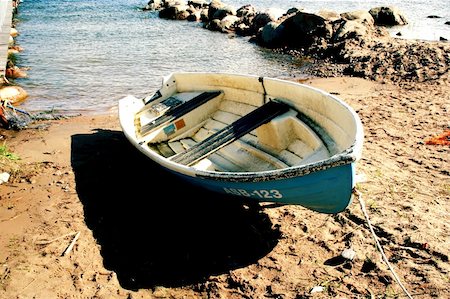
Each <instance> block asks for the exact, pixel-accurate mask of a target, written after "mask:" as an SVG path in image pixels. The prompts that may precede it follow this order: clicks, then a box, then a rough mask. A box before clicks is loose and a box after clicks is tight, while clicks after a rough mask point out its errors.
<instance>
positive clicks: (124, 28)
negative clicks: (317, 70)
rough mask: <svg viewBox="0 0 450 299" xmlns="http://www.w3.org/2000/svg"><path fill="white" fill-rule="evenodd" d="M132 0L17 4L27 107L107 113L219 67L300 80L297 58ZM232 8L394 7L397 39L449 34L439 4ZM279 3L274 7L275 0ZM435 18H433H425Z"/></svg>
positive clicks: (448, 15)
mask: <svg viewBox="0 0 450 299" xmlns="http://www.w3.org/2000/svg"><path fill="white" fill-rule="evenodd" d="M147 2H148V1H145V0H144V1H138V0H24V1H23V2H22V3H21V5H20V7H19V14H18V15H17V17H18V19H19V21H20V22H19V23H18V25H17V29H18V31H19V33H20V36H19V37H18V38H16V43H17V44H19V45H21V46H22V47H23V48H24V49H25V50H24V51H23V52H21V53H20V54H19V55H18V62H17V64H18V66H20V67H25V68H29V70H28V71H27V74H28V78H23V79H16V80H15V82H16V83H17V84H18V85H20V86H22V87H23V88H24V89H25V90H26V91H27V92H28V93H29V97H28V99H27V100H26V101H25V103H23V104H22V105H21V108H22V109H26V110H28V111H37V110H51V109H54V110H57V111H68V112H80V111H81V112H84V113H97V112H103V111H106V110H108V109H111V108H112V109H114V108H115V107H116V105H117V101H118V99H120V98H122V97H124V96H126V95H128V94H133V95H136V96H144V95H145V94H147V93H148V92H152V91H154V90H155V89H157V88H158V87H159V85H160V82H161V78H162V76H165V75H168V74H169V73H171V72H174V71H224V72H239V73H247V74H255V75H264V76H272V77H283V78H284V77H292V76H301V75H302V73H301V67H300V66H301V61H293V60H291V58H289V57H286V56H283V55H275V54H273V53H270V52H269V51H266V50H264V49H262V48H260V47H258V46H255V45H253V44H252V43H249V42H248V39H247V38H243V37H235V38H231V37H229V36H228V35H226V34H222V33H217V32H211V31H209V30H206V29H203V28H201V25H200V24H197V23H192V22H187V21H171V20H163V19H160V18H159V17H158V16H157V13H156V12H143V11H142V10H141V8H142V7H144V6H145V5H146V4H147ZM223 2H224V3H227V4H231V5H234V6H235V7H236V8H239V7H241V6H243V5H245V4H249V3H251V4H253V5H254V6H256V7H257V8H258V9H260V10H264V9H266V8H270V7H274V8H280V9H283V10H287V9H288V8H290V7H294V6H295V7H301V8H304V9H305V10H306V11H309V12H317V11H319V10H320V9H329V10H335V11H337V12H344V11H352V10H356V9H366V10H368V9H370V8H372V7H376V6H380V5H396V6H398V7H399V8H400V9H401V11H403V13H404V14H405V15H406V16H407V17H408V19H409V21H410V24H409V25H407V26H403V27H402V28H394V29H393V32H398V31H402V32H403V37H404V38H419V39H427V40H437V39H439V37H440V36H443V37H446V38H447V39H450V33H449V32H450V26H449V25H444V23H445V22H446V21H450V11H449V10H448V7H447V6H448V3H447V1H442V0H441V1H433V0H430V1H414V0H409V1H400V0H397V1H339V0H334V1H320V0H310V1H291V0H288V1H282V2H281V1H274V0H255V1H243V0H228V1H223ZM280 2H281V3H280ZM428 15H439V16H441V17H442V18H440V19H429V18H427V16H428Z"/></svg>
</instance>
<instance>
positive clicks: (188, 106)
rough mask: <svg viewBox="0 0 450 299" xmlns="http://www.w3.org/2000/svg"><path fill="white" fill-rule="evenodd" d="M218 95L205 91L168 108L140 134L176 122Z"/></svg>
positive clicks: (218, 92) (219, 92)
mask: <svg viewBox="0 0 450 299" xmlns="http://www.w3.org/2000/svg"><path fill="white" fill-rule="evenodd" d="M220 94H221V91H205V92H203V93H201V94H199V95H198V96H196V97H195V98H193V99H191V100H189V101H186V102H183V103H182V104H179V105H177V106H175V107H172V108H170V109H169V110H168V111H166V112H165V113H164V114H163V115H161V116H159V117H157V118H156V119H154V120H152V121H151V122H149V123H148V124H146V125H144V126H142V128H141V134H142V135H145V134H147V133H149V132H151V131H153V130H155V129H157V128H159V127H161V126H163V125H165V124H168V123H170V122H171V121H174V120H176V119H177V118H180V117H181V116H183V115H185V114H187V113H189V112H191V111H192V110H194V109H195V108H197V107H199V106H201V105H203V104H205V103H206V102H208V101H209V100H212V99H214V98H215V97H217V96H218V95H220Z"/></svg>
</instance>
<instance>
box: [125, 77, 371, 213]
mask: <svg viewBox="0 0 450 299" xmlns="http://www.w3.org/2000/svg"><path fill="white" fill-rule="evenodd" d="M118 114H119V121H120V126H121V128H122V131H123V133H124V135H125V136H126V138H127V139H128V140H129V141H130V142H131V143H132V144H133V146H135V147H136V148H137V149H138V150H139V151H140V152H142V153H143V154H144V155H146V156H147V157H148V158H150V159H151V160H153V161H154V162H156V163H157V164H159V165H161V166H162V167H163V168H164V169H166V170H167V171H169V172H172V173H173V174H175V175H177V176H180V177H182V178H183V179H185V180H187V181H188V182H190V183H192V184H194V185H197V186H201V187H204V188H206V189H209V190H212V191H215V192H219V193H223V194H228V195H231V196H239V197H242V198H245V199H246V200H247V201H250V202H253V200H255V201H256V203H257V204H260V203H261V204H266V203H268V204H287V205H300V206H303V207H305V208H307V209H311V210H313V211H316V212H319V213H327V214H334V213H339V212H342V211H343V210H345V209H346V208H347V207H348V206H349V204H350V203H351V201H352V191H353V188H354V187H355V184H356V183H355V177H356V174H355V172H356V171H355V168H356V163H357V161H358V160H360V157H361V153H362V146H363V138H364V137H363V136H364V135H363V126H362V124H361V120H360V118H359V117H358V115H357V113H356V112H355V111H354V110H353V109H352V108H351V107H350V106H349V105H348V104H347V103H345V102H344V101H343V100H341V99H339V98H337V97H336V96H334V95H331V94H329V93H327V92H324V91H322V90H319V89H317V88H313V87H311V86H309V85H306V84H301V83H298V82H294V81H290V80H283V79H277V78H269V77H259V76H254V75H244V74H233V73H209V72H175V73H171V74H169V75H168V76H165V77H163V80H162V85H161V87H160V88H159V89H158V90H156V91H155V92H154V93H151V94H150V95H148V96H146V97H144V98H136V97H135V96H133V95H128V96H125V97H124V98H122V99H120V100H119V104H118ZM155 183H156V182H155Z"/></svg>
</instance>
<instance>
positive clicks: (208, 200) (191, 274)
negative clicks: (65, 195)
mask: <svg viewBox="0 0 450 299" xmlns="http://www.w3.org/2000/svg"><path fill="white" fill-rule="evenodd" d="M71 144H72V145H71V164H72V167H73V170H74V173H75V180H76V190H77V193H78V196H79V198H80V200H81V202H82V204H83V206H84V215H85V220H86V223H87V225H88V227H89V228H90V229H91V230H92V231H93V234H94V237H95V238H96V240H97V242H98V244H99V245H100V246H101V255H102V257H103V259H104V265H105V267H106V268H107V269H109V270H111V271H114V272H115V273H116V274H117V277H118V280H119V283H120V284H121V286H122V287H124V288H126V289H130V290H137V289H141V288H152V287H155V286H165V287H180V286H184V285H190V284H195V283H201V282H203V281H205V279H207V278H208V277H209V276H211V275H219V274H222V273H227V272H228V271H230V270H233V269H237V268H241V267H245V266H247V265H250V264H253V263H256V262H257V261H258V260H259V259H260V258H261V257H263V256H265V255H266V254H267V253H269V252H270V251H271V250H272V249H273V248H274V246H275V245H276V244H277V242H278V238H279V237H280V232H279V231H278V229H276V228H274V227H273V225H272V222H271V221H270V219H269V217H268V216H267V215H266V214H265V213H264V212H262V211H261V209H257V208H255V207H252V206H249V205H246V204H245V203H243V201H242V199H237V198H234V197H230V196H218V195H217V194H216V193H211V192H208V191H206V190H204V189H203V188H202V189H200V188H196V187H194V186H192V185H190V184H187V183H186V182H184V181H182V180H180V179H179V178H178V177H176V176H173V175H171V174H170V173H168V172H167V171H165V170H164V169H163V168H161V167H160V166H159V165H157V164H155V163H153V162H152V161H149V159H147V158H146V157H145V156H144V155H142V154H141V153H140V152H138V151H137V150H136V148H134V147H132V146H131V145H130V144H129V142H127V140H126V139H125V137H124V136H123V133H122V132H119V131H110V130H97V131H96V132H93V133H92V134H79V135H73V136H72V143H71Z"/></svg>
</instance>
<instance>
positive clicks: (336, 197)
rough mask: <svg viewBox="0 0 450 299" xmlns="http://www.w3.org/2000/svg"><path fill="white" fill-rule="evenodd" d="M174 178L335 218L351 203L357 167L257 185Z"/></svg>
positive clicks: (333, 168) (351, 166) (352, 164)
mask: <svg viewBox="0 0 450 299" xmlns="http://www.w3.org/2000/svg"><path fill="white" fill-rule="evenodd" d="M175 174H176V175H179V176H181V177H182V178H183V179H185V180H187V181H189V182H190V183H192V184H195V185H198V186H200V187H203V188H206V189H209V190H211V191H214V192H219V193H224V194H228V195H236V196H242V197H246V198H252V199H255V200H258V201H261V202H275V203H281V204H295V205H301V206H303V207H305V208H308V209H311V210H314V211H317V212H321V213H328V214H334V213H338V212H341V211H343V210H344V209H345V208H346V207H347V206H348V205H349V204H350V202H351V195H352V189H353V187H354V175H355V166H354V163H350V164H345V165H340V166H337V167H332V168H328V169H325V170H322V171H319V172H313V173H310V174H307V175H304V176H299V177H291V178H286V179H278V180H273V181H257V182H236V181H223V180H214V179H208V178H205V177H191V176H186V175H182V174H180V173H176V172H175Z"/></svg>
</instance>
